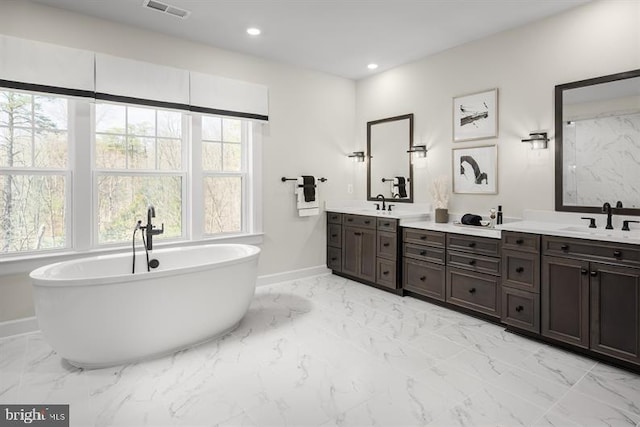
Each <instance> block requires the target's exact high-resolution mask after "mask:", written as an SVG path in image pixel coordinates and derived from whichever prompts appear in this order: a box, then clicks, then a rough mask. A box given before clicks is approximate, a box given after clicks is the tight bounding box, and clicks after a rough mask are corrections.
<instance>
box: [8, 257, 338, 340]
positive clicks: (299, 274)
mask: <svg viewBox="0 0 640 427" xmlns="http://www.w3.org/2000/svg"><path fill="white" fill-rule="evenodd" d="M329 273H331V270H330V269H328V268H327V267H326V266H325V265H320V266H317V267H309V268H303V269H300V270H292V271H285V272H283V273H276V274H268V275H264V276H259V277H258V280H257V282H256V286H266V285H271V284H273V283H279V282H286V281H288V280H296V279H302V278H304V277H311V276H320V275H322V274H329ZM39 329H40V328H39V327H38V319H37V318H36V317H35V316H34V317H25V318H24V319H16V320H9V321H6V322H0V338H6V337H10V336H12V335H20V334H28V333H31V332H36V331H38V330H39Z"/></svg>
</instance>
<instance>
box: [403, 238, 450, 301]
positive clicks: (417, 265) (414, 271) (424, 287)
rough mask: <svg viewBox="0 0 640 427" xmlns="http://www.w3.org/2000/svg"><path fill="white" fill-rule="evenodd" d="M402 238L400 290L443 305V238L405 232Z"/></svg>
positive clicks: (444, 281)
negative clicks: (402, 271) (402, 272)
mask: <svg viewBox="0 0 640 427" xmlns="http://www.w3.org/2000/svg"><path fill="white" fill-rule="evenodd" d="M402 235H403V238H402V241H403V246H402V253H403V269H404V274H403V283H402V287H403V289H405V290H407V291H410V292H415V293H416V294H419V295H423V296H425V297H429V298H434V299H437V300H440V301H444V300H445V284H446V274H445V272H446V267H445V247H446V234H445V233H442V232H438V231H428V230H419V229H413V228H405V229H404V231H403V233H402Z"/></svg>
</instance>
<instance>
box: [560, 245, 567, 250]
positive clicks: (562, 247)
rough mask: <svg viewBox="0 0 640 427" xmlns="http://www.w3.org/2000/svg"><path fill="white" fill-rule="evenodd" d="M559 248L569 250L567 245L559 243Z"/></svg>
mask: <svg viewBox="0 0 640 427" xmlns="http://www.w3.org/2000/svg"><path fill="white" fill-rule="evenodd" d="M560 249H562V250H563V251H568V250H569V245H561V246H560Z"/></svg>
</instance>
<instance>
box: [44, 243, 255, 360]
mask: <svg viewBox="0 0 640 427" xmlns="http://www.w3.org/2000/svg"><path fill="white" fill-rule="evenodd" d="M259 254H260V249H259V248H257V247H255V246H249V245H237V244H212V245H205V246H198V247H183V248H171V249H159V250H154V251H152V252H150V258H152V259H157V260H158V261H159V262H160V265H159V267H158V268H157V269H152V270H151V272H147V268H146V258H145V253H144V251H142V252H137V253H136V273H135V274H132V273H131V269H132V256H131V253H128V254H117V255H105V256H96V257H91V258H84V259H78V260H73V261H65V262H60V263H56V264H51V265H48V266H45V267H41V268H38V269H37V270H34V271H33V272H31V279H32V283H33V290H34V301H35V307H36V315H37V317H38V323H39V325H40V329H41V330H42V333H43V335H44V337H45V339H46V340H47V342H48V343H49V344H50V345H51V347H53V349H54V350H55V351H56V352H57V353H58V354H59V355H60V356H61V357H63V358H65V359H67V361H68V362H69V363H71V364H72V365H75V366H79V367H84V368H98V367H105V366H112V365H119V364H123V363H127V362H132V361H135V360H139V359H142V358H146V357H149V356H156V355H161V354H167V353H171V352H174V351H178V350H181V349H184V348H186V347H189V346H191V345H195V344H197V343H199V342H202V341H207V340H209V339H212V338H215V337H217V336H220V335H222V334H224V333H226V332H229V331H230V330H232V329H233V328H234V327H235V326H236V325H237V324H238V323H239V322H240V320H241V319H242V317H243V316H244V315H245V313H246V312H247V310H248V308H249V304H250V302H251V299H252V297H253V294H254V292H255V285H256V276H257V264H258V256H259Z"/></svg>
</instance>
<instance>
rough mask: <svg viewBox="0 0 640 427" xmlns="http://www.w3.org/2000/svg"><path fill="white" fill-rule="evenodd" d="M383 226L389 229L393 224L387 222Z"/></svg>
mask: <svg viewBox="0 0 640 427" xmlns="http://www.w3.org/2000/svg"><path fill="white" fill-rule="evenodd" d="M382 225H383V226H385V227H389V226H390V225H391V223H390V222H385V223H384V224H382Z"/></svg>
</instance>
